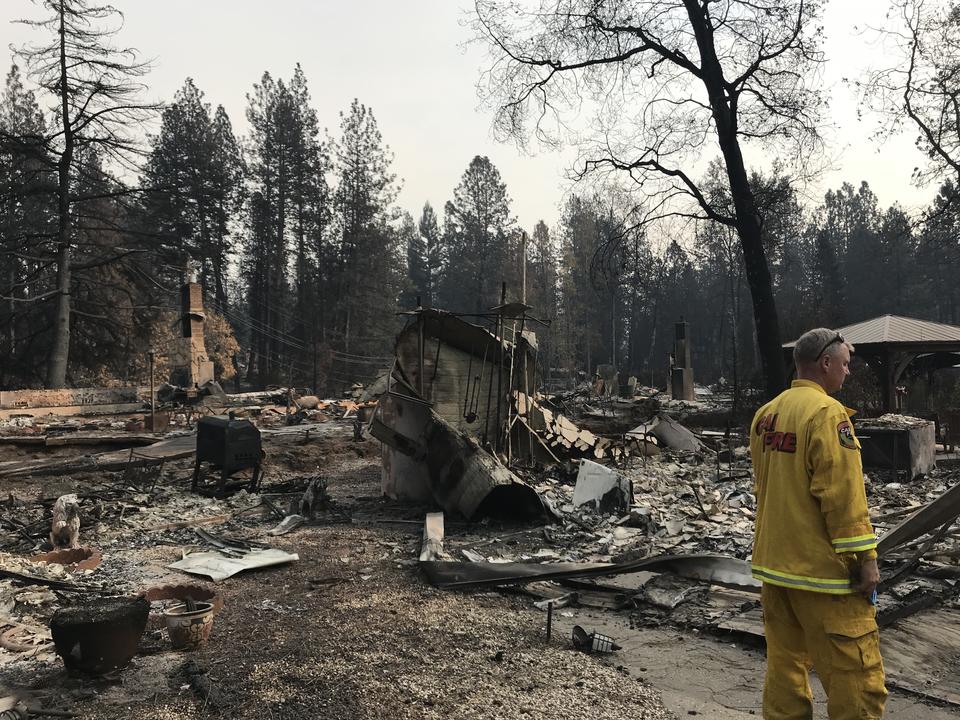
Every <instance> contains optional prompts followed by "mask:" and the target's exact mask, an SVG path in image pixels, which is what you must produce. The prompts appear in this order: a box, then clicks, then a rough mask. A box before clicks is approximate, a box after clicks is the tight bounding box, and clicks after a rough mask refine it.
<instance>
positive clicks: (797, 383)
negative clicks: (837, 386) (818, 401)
mask: <svg viewBox="0 0 960 720" xmlns="http://www.w3.org/2000/svg"><path fill="white" fill-rule="evenodd" d="M790 387H791V388H796V387H805V388H813V389H814V390H819V391H820V392H822V393H823V394H824V395H826V394H827V391H826V390H824V389H823V386H822V385H821V384H820V383H818V382H815V381H814V380H794V381H793V382H792V383H790Z"/></svg>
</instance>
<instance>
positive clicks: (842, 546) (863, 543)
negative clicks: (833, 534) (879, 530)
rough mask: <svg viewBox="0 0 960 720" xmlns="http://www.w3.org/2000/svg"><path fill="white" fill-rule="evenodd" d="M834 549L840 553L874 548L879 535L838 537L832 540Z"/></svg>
mask: <svg viewBox="0 0 960 720" xmlns="http://www.w3.org/2000/svg"><path fill="white" fill-rule="evenodd" d="M831 542H832V544H833V549H834V550H835V551H836V552H838V553H848V552H860V551H862V550H873V549H874V548H875V547H876V546H877V536H876V535H874V534H872V533H871V534H870V535H858V536H857V537H847V538H837V539H836V540H832V541H831Z"/></svg>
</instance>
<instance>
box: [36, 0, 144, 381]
mask: <svg viewBox="0 0 960 720" xmlns="http://www.w3.org/2000/svg"><path fill="white" fill-rule="evenodd" d="M37 4H38V5H40V7H42V8H43V10H44V11H46V13H47V17H45V18H42V19H40V20H21V21H20V22H22V23H24V24H26V25H29V26H31V27H34V28H36V29H39V30H42V31H44V32H46V33H48V34H49V35H51V36H52V40H51V41H50V42H49V43H47V44H39V45H29V46H25V47H23V48H21V49H19V50H18V54H19V56H20V57H22V58H23V59H24V60H25V61H26V64H27V67H28V69H29V71H30V75H31V77H32V78H33V79H34V81H35V82H36V83H37V85H38V86H39V87H40V89H41V90H43V91H44V92H45V93H47V94H49V95H50V96H52V97H53V98H56V100H57V111H56V113H55V117H56V124H57V127H56V129H54V128H53V127H51V129H50V131H49V132H48V134H47V136H46V138H45V145H46V151H47V153H48V155H49V156H50V157H51V158H52V162H53V164H54V165H55V167H56V176H57V184H56V198H57V218H58V222H57V238H56V252H55V265H56V268H57V281H56V287H55V291H54V293H55V294H54V297H55V309H54V312H53V341H52V347H51V350H50V353H49V357H48V360H47V370H46V384H47V386H48V387H51V388H58V387H63V386H64V384H65V382H66V375H67V362H68V360H69V355H70V317H71V310H72V306H71V292H72V264H71V263H72V250H73V243H74V239H75V238H74V228H73V224H74V223H73V217H72V206H73V204H74V203H75V202H76V201H77V197H76V192H75V190H74V187H73V181H74V177H75V175H76V172H77V167H76V162H77V158H78V157H79V156H80V155H81V153H82V152H84V151H90V152H91V153H92V154H93V155H94V156H96V157H99V158H101V159H102V161H103V162H104V163H116V164H118V165H119V166H120V167H123V168H124V169H125V170H128V171H136V170H137V157H138V151H139V147H138V144H137V141H136V139H135V134H136V133H137V132H139V129H140V127H142V123H143V122H144V120H145V119H146V118H147V117H149V116H150V115H152V114H153V113H154V112H155V111H156V109H157V106H156V105H154V104H150V103H145V102H143V101H142V100H141V99H140V98H141V93H142V92H143V90H144V87H143V85H142V84H141V83H140V82H139V81H138V79H139V78H141V77H143V76H144V75H145V74H146V73H147V71H148V69H149V65H148V64H147V63H144V62H141V61H139V60H138V55H137V52H136V50H134V49H132V48H117V47H114V46H113V45H112V40H113V38H114V37H115V35H116V34H117V32H118V30H119V25H120V23H121V22H122V15H121V14H120V13H119V12H118V11H117V10H116V9H114V8H113V7H110V6H97V5H93V4H91V3H89V2H87V0H38V3H37ZM111 22H112V23H115V26H114V27H110V26H109V25H108V24H109V23H111ZM127 191H128V189H125V188H121V187H119V186H115V187H114V188H113V189H111V190H110V191H109V194H110V195H111V196H113V197H118V196H120V195H122V194H124V193H125V192H127ZM85 199H86V200H91V199H93V198H85Z"/></svg>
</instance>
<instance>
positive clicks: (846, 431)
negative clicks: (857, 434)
mask: <svg viewBox="0 0 960 720" xmlns="http://www.w3.org/2000/svg"><path fill="white" fill-rule="evenodd" d="M837 437H838V438H839V439H840V444H841V445H843V447H845V448H847V449H848V450H856V449H857V440H856V438H854V437H853V426H852V425H851V424H850V421H849V420H844V421H843V422H841V423H840V424H839V425H837Z"/></svg>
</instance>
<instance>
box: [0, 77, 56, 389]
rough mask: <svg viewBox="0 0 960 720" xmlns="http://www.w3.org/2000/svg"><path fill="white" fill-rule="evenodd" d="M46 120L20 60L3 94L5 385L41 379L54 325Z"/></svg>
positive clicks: (0, 343)
mask: <svg viewBox="0 0 960 720" xmlns="http://www.w3.org/2000/svg"><path fill="white" fill-rule="evenodd" d="M45 136H46V124H45V122H44V118H43V114H42V112H41V111H40V107H39V105H38V104H37V100H36V97H35V96H34V94H33V92H31V91H29V90H27V89H26V88H25V87H24V84H23V78H22V76H21V74H20V68H19V67H18V66H17V65H16V64H14V65H12V66H11V68H10V72H9V73H8V74H7V77H6V83H5V85H4V88H3V93H2V95H0V268H2V270H0V296H2V297H3V298H4V300H3V302H2V303H0V387H11V386H13V385H15V384H19V383H23V382H29V383H32V384H33V383H37V382H38V381H41V380H40V378H39V377H35V376H31V375H32V373H33V372H35V368H36V364H35V363H34V362H33V361H32V357H31V356H32V355H35V354H40V353H36V347H37V340H38V339H39V335H40V333H43V332H45V331H47V330H48V329H49V324H48V323H47V322H45V321H44V319H43V317H42V315H40V313H39V310H40V309H41V308H38V307H37V305H38V303H37V301H36V299H37V297H38V296H41V297H42V296H44V295H46V293H48V292H49V291H51V289H52V284H51V283H50V282H49V278H46V277H44V274H43V271H42V263H40V262H38V261H37V258H39V257H43V256H44V255H46V254H47V253H48V252H49V249H50V241H51V238H52V235H53V233H54V232H56V226H55V223H54V221H55V216H54V212H55V210H56V207H55V205H54V204H53V203H51V202H50V197H51V196H50V193H51V190H52V188H53V187H55V183H56V179H55V177H53V176H52V170H51V168H50V165H49V161H48V156H47V154H46V149H45V147H44V142H43V141H44V138H45Z"/></svg>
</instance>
